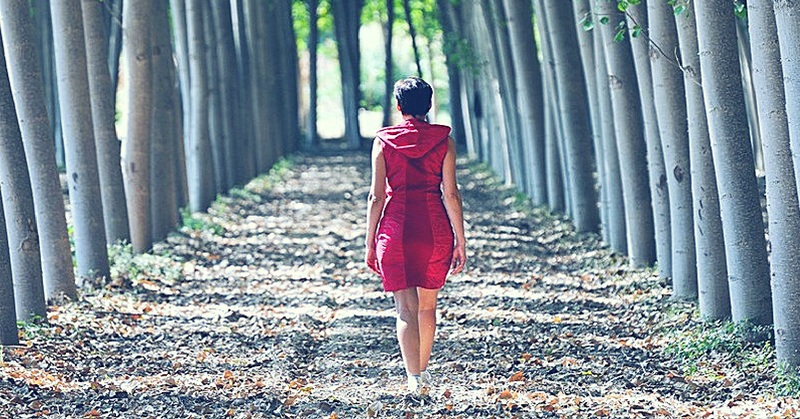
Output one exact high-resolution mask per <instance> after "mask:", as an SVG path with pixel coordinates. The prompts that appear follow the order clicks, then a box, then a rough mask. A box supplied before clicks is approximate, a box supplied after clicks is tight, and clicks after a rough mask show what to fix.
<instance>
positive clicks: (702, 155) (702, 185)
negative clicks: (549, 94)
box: [675, 4, 731, 319]
mask: <svg viewBox="0 0 800 419" xmlns="http://www.w3.org/2000/svg"><path fill="white" fill-rule="evenodd" d="M693 8H694V6H693V5H692V4H689V6H688V8H687V9H686V12H685V13H684V14H680V15H678V16H676V17H675V20H676V23H677V27H678V40H679V42H680V50H681V56H682V57H681V59H682V61H683V62H682V63H681V64H682V65H683V68H684V71H683V80H684V81H683V85H684V89H685V91H686V113H687V114H688V122H689V124H688V128H689V153H690V155H689V163H690V167H691V172H692V200H693V208H694V211H693V213H694V238H695V249H696V254H697V290H698V299H699V301H698V306H699V308H700V315H701V316H702V317H703V318H706V319H725V318H729V317H730V316H731V299H730V293H729V291H728V270H727V267H726V265H725V241H724V239H723V237H722V219H721V218H720V212H719V195H717V179H716V176H715V174H714V173H715V170H714V159H713V157H712V155H711V139H710V138H709V136H708V121H707V119H706V108H705V103H704V99H703V87H702V79H701V78H700V55H699V53H698V49H697V28H696V22H695V14H694V10H693Z"/></svg>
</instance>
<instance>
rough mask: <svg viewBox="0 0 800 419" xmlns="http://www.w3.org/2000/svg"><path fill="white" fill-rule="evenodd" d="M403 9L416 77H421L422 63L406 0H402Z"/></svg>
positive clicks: (409, 8) (409, 7) (409, 6)
mask: <svg viewBox="0 0 800 419" xmlns="http://www.w3.org/2000/svg"><path fill="white" fill-rule="evenodd" d="M403 11H404V12H405V14H406V22H408V35H409V36H410V37H411V49H413V50H414V62H415V63H416V64H417V77H420V78H422V64H421V63H420V58H419V49H418V48H417V31H416V29H415V28H414V22H412V20H411V5H410V4H409V1H408V0H403Z"/></svg>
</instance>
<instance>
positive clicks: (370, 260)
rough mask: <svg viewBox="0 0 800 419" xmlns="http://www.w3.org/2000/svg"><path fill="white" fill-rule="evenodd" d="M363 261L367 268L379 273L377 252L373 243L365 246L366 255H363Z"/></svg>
mask: <svg viewBox="0 0 800 419" xmlns="http://www.w3.org/2000/svg"><path fill="white" fill-rule="evenodd" d="M364 263H366V264H367V267H368V268H369V269H371V270H372V271H373V272H375V273H376V274H378V275H380V272H378V254H377V252H376V251H375V245H370V246H367V250H366V255H365V256H364Z"/></svg>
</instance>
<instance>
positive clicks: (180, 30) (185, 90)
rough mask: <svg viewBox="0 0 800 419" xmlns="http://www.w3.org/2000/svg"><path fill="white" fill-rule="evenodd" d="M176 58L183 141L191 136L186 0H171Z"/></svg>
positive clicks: (186, 140)
mask: <svg viewBox="0 0 800 419" xmlns="http://www.w3.org/2000/svg"><path fill="white" fill-rule="evenodd" d="M169 3H170V9H171V10H170V12H171V13H170V14H171V15H172V30H173V38H174V41H173V42H174V45H175V58H176V61H177V63H178V86H179V87H180V91H181V113H182V115H183V118H182V121H183V141H184V142H188V141H189V138H191V125H190V123H191V121H190V119H191V118H189V116H190V115H191V109H192V102H191V93H190V92H191V80H190V78H189V40H188V38H187V36H186V0H170V2H169Z"/></svg>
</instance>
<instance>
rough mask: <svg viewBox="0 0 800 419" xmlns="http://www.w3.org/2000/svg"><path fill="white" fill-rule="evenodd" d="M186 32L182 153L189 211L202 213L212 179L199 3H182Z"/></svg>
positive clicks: (193, 0)
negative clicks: (187, 106)
mask: <svg viewBox="0 0 800 419" xmlns="http://www.w3.org/2000/svg"><path fill="white" fill-rule="evenodd" d="M186 29H187V30H186V32H187V36H188V39H189V79H190V81H191V85H190V91H189V93H190V95H191V103H192V108H191V110H190V130H191V135H190V137H189V139H188V144H187V152H186V167H187V177H188V178H189V208H190V209H191V211H192V212H197V211H204V210H205V209H206V208H208V205H209V204H210V203H211V201H213V200H214V190H215V188H214V179H213V177H211V176H213V174H212V173H209V170H208V168H209V167H213V164H212V161H211V143H210V141H209V138H208V135H209V133H208V116H209V115H208V74H207V72H206V56H205V41H204V38H203V0H188V1H187V3H186Z"/></svg>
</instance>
